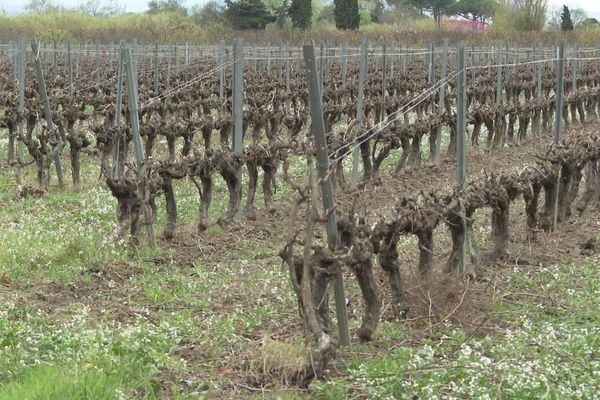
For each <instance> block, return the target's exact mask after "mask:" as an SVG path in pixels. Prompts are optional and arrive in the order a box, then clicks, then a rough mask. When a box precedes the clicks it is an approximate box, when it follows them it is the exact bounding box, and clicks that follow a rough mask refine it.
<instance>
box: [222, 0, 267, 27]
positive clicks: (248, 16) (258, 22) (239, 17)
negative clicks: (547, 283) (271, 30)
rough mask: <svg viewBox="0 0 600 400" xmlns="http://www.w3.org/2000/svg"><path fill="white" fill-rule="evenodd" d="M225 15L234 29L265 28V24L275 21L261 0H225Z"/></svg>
mask: <svg viewBox="0 0 600 400" xmlns="http://www.w3.org/2000/svg"><path fill="white" fill-rule="evenodd" d="M225 4H226V5H227V9H226V10H225V17H226V18H227V20H228V21H229V23H230V24H231V25H232V26H233V28H234V29H240V30H243V29H265V28H266V26H267V24H269V23H271V22H275V17H274V16H273V15H271V13H269V11H268V10H267V7H266V6H265V5H264V3H263V2H262V1H261V0H238V1H236V2H233V1H231V0H226V1H225Z"/></svg>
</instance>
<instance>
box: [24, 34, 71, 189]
mask: <svg viewBox="0 0 600 400" xmlns="http://www.w3.org/2000/svg"><path fill="white" fill-rule="evenodd" d="M31 48H32V50H33V53H34V57H35V58H34V60H35V74H36V79H37V81H38V88H39V93H40V96H41V97H42V102H43V104H44V115H45V119H46V125H47V128H48V132H52V131H53V130H54V123H53V122H52V111H50V101H49V100H48V92H47V90H46V82H45V81H44V71H43V70H42V62H41V60H40V54H39V52H38V50H39V43H38V42H36V41H34V42H32V45H31ZM53 161H54V164H55V166H56V175H57V177H58V185H59V186H60V188H61V189H62V188H64V186H65V180H64V176H63V170H62V165H61V163H60V152H59V151H56V152H54V156H53Z"/></svg>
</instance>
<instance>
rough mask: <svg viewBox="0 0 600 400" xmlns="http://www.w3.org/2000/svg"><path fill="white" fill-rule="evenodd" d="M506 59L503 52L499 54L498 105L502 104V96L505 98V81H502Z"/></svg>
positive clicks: (497, 68) (497, 76)
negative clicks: (503, 63) (503, 64)
mask: <svg viewBox="0 0 600 400" xmlns="http://www.w3.org/2000/svg"><path fill="white" fill-rule="evenodd" d="M503 61H504V58H503V57H502V54H499V56H498V66H497V67H496V105H500V104H502V98H503V94H502V92H503V90H504V88H503V85H504V83H503V82H502V62H503Z"/></svg>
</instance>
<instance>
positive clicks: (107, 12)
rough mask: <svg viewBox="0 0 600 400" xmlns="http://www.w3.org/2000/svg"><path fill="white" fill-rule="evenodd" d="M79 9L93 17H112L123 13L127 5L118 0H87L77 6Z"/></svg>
mask: <svg viewBox="0 0 600 400" xmlns="http://www.w3.org/2000/svg"><path fill="white" fill-rule="evenodd" d="M77 11H79V12H80V13H81V14H86V15H91V16H93V17H110V16H113V15H119V14H122V13H123V12H124V11H125V6H124V5H121V4H119V1H118V0H86V1H84V2H83V3H81V4H80V5H79V6H78V7H77Z"/></svg>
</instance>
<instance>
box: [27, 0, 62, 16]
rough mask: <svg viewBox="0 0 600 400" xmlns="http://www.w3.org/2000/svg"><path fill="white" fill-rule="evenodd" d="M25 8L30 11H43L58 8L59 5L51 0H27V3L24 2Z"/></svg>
mask: <svg viewBox="0 0 600 400" xmlns="http://www.w3.org/2000/svg"><path fill="white" fill-rule="evenodd" d="M25 9H26V10H27V11H31V12H36V13H45V12H49V11H56V10H59V9H60V7H59V6H58V5H57V4H55V3H54V2H53V1H52V0H29V1H28V2H27V4H25Z"/></svg>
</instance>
